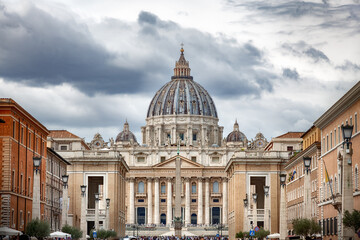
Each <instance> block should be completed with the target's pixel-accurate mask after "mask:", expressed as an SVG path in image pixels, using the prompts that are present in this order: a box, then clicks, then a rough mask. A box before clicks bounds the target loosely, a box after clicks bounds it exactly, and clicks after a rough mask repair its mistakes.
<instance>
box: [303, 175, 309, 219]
mask: <svg viewBox="0 0 360 240" xmlns="http://www.w3.org/2000/svg"><path fill="white" fill-rule="evenodd" d="M310 175H311V170H310V169H309V172H305V175H304V212H303V216H304V218H307V219H311V182H310V181H311V179H310Z"/></svg>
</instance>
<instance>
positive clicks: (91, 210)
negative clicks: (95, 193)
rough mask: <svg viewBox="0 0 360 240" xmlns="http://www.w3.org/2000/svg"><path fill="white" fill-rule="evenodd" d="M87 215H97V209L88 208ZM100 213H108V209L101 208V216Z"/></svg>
mask: <svg viewBox="0 0 360 240" xmlns="http://www.w3.org/2000/svg"><path fill="white" fill-rule="evenodd" d="M86 215H94V216H95V209H93V208H92V209H91V208H89V209H86ZM100 215H104V216H105V215H106V210H105V209H99V216H100Z"/></svg>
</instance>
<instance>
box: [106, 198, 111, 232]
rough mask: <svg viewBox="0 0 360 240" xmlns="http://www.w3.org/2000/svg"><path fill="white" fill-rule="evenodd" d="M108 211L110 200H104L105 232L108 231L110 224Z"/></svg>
mask: <svg viewBox="0 0 360 240" xmlns="http://www.w3.org/2000/svg"><path fill="white" fill-rule="evenodd" d="M109 210H110V198H107V199H106V219H105V222H106V225H105V230H109V224H110V216H109Z"/></svg>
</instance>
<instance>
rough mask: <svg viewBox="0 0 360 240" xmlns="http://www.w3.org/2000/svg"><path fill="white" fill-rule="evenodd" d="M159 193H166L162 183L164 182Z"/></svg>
mask: <svg viewBox="0 0 360 240" xmlns="http://www.w3.org/2000/svg"><path fill="white" fill-rule="evenodd" d="M161 193H162V194H164V193H166V187H165V183H164V182H162V183H161Z"/></svg>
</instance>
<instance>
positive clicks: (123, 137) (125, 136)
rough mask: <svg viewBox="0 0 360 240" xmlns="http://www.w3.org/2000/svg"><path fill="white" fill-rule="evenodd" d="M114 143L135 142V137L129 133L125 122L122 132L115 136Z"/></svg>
mask: <svg viewBox="0 0 360 240" xmlns="http://www.w3.org/2000/svg"><path fill="white" fill-rule="evenodd" d="M115 141H116V142H127V141H134V142H137V141H136V137H135V135H134V134H133V133H132V132H131V131H130V129H129V124H128V122H127V121H126V122H125V123H124V130H123V131H121V132H120V133H119V134H118V135H117V136H116V140H115Z"/></svg>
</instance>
